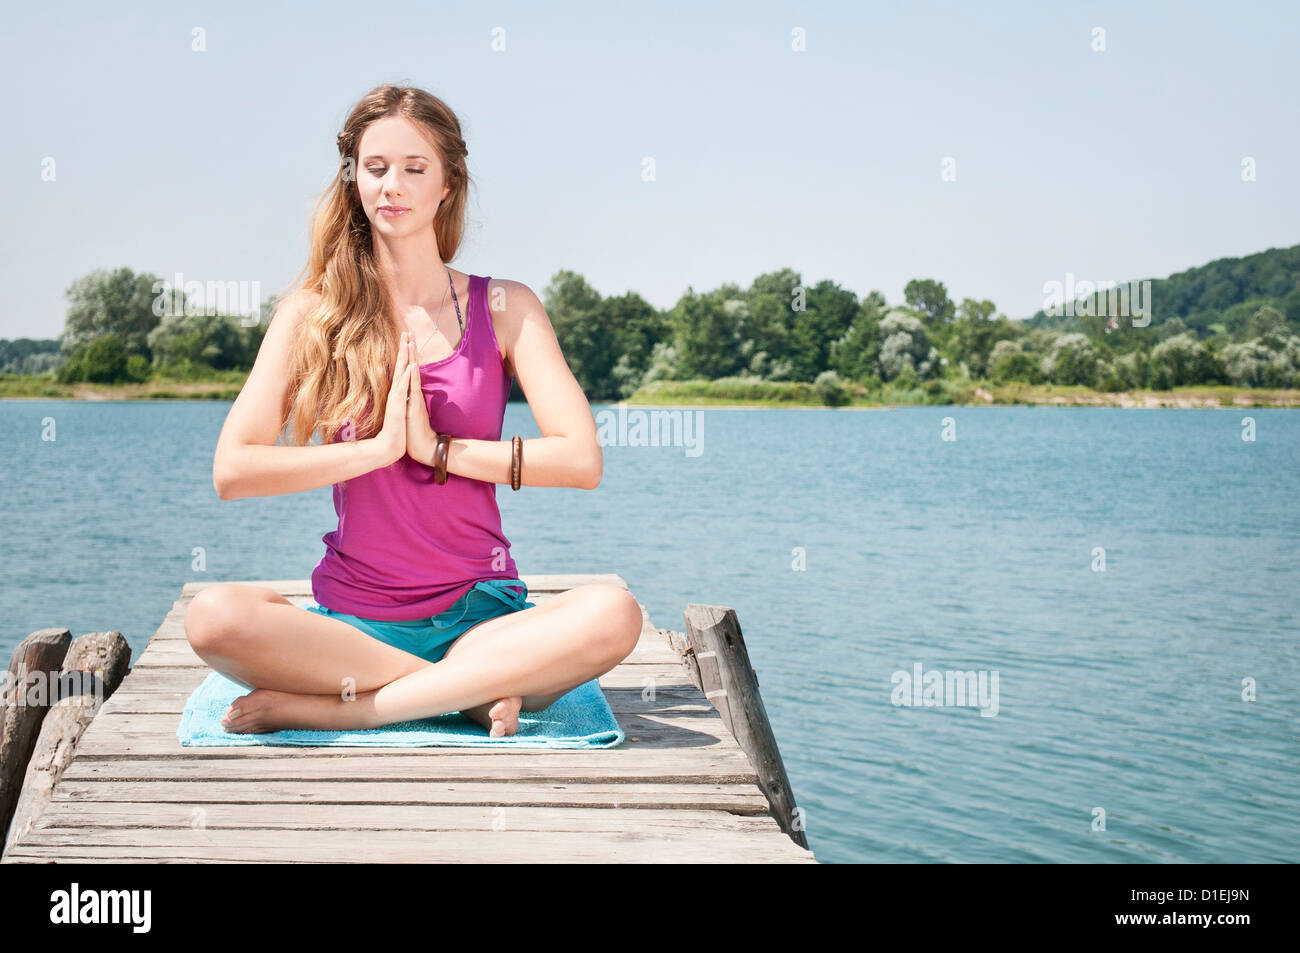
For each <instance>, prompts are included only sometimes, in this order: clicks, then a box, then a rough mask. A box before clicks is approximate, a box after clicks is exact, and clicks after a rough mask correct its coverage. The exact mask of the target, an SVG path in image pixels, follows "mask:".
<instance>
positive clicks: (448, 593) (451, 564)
mask: <svg viewBox="0 0 1300 953" xmlns="http://www.w3.org/2000/svg"><path fill="white" fill-rule="evenodd" d="M488 280H489V279H487V278H482V277H479V276H478V275H470V279H469V298H468V300H467V301H465V302H462V305H463V307H464V308H465V331H464V333H463V334H462V335H461V339H460V341H459V343H458V344H457V345H456V350H455V351H453V352H452V353H451V355H450V356H448V357H446V358H444V359H443V360H441V361H431V362H429V363H427V364H422V365H420V382H421V388H422V390H423V391H424V399H425V403H426V405H427V406H428V408H429V423H430V425H431V426H432V427H433V429H434V430H435V431H439V432H445V433H450V434H451V435H452V436H453V437H466V438H470V439H475V440H500V439H501V421H502V418H503V416H504V414H505V408H506V398H507V397H508V396H509V394H510V377H509V375H507V374H506V372H505V364H504V362H503V361H502V358H501V351H500V348H499V346H498V344H497V337H496V332H495V331H494V330H493V328H492V315H491V313H490V312H489V310H488V296H487V286H488ZM335 439H336V440H337V439H339V438H338V437H336V438H335ZM496 489H497V485H496V484H495V483H490V482H485V481H483V480H472V479H469V478H468V477H463V476H458V475H457V474H455V473H448V474H447V482H446V483H444V484H443V485H442V486H438V485H437V484H436V483H434V482H433V468H432V467H430V466H426V465H424V464H422V463H418V462H417V461H415V460H412V459H411V457H410V456H403V457H402V458H401V459H400V460H398V461H397V462H396V463H393V464H391V465H390V466H387V467H382V468H380V469H377V470H371V471H370V472H369V473H363V474H362V475H361V476H358V477H354V478H352V479H350V480H348V481H347V485H346V487H343V486H341V485H340V484H338V483H335V484H334V511H335V512H336V513H337V514H338V518H339V522H338V528H337V529H336V530H334V531H333V532H330V533H326V534H325V535H324V536H322V537H321V541H322V542H323V543H324V544H325V555H324V556H323V557H322V558H321V560H320V562H319V563H317V564H316V568H315V569H313V570H312V574H311V591H312V596H313V597H314V598H315V600H316V602H317V604H319V605H321V606H324V607H325V608H327V609H333V610H334V611H335V612H344V613H347V614H349V615H355V616H360V617H361V618H363V619H380V620H383V621H388V622H393V621H409V620H413V619H424V618H427V617H429V616H433V615H437V614H439V613H440V612H442V611H443V610H445V609H448V608H450V607H451V606H452V605H453V604H454V603H455V602H456V600H457V599H459V598H460V597H461V596H463V595H464V594H465V593H466V592H468V591H469V590H470V589H471V588H473V586H474V584H475V583H477V582H481V581H482V580H485V579H517V578H518V572H517V569H516V567H515V563H514V560H513V559H511V557H510V540H508V539H506V537H505V535H504V534H503V533H502V532H501V513H500V511H499V510H498V509H497V498H496Z"/></svg>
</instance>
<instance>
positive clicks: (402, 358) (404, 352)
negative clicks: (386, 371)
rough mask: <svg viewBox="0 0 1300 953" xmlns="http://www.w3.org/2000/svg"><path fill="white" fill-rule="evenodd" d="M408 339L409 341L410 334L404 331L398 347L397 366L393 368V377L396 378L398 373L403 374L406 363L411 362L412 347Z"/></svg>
mask: <svg viewBox="0 0 1300 953" xmlns="http://www.w3.org/2000/svg"><path fill="white" fill-rule="evenodd" d="M408 341H409V338H408V336H407V333H406V332H405V331H403V332H402V337H401V342H400V344H399V345H398V348H397V364H396V366H395V367H394V368H393V377H394V378H396V377H397V375H399V374H401V373H402V369H403V368H405V367H406V365H407V364H408V363H409V358H410V347H409V344H408Z"/></svg>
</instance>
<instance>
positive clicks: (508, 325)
mask: <svg viewBox="0 0 1300 953" xmlns="http://www.w3.org/2000/svg"><path fill="white" fill-rule="evenodd" d="M487 297H488V310H489V312H490V313H491V315H492V329H493V331H494V332H495V333H496V336H497V343H499V344H500V345H501V357H502V359H503V360H504V361H505V362H506V368H507V370H508V371H509V373H511V374H513V373H514V370H513V368H514V366H515V362H514V360H513V357H514V354H515V346H516V345H517V344H518V343H519V336H520V332H521V331H522V330H523V327H524V323H525V322H526V321H529V320H534V321H535V320H537V319H539V318H540V319H541V320H542V321H547V319H546V309H545V308H543V307H542V302H541V299H540V298H538V297H537V295H536V293H534V291H533V289H532V288H530V287H528V285H526V284H524V283H523V282H522V281H514V280H512V279H510V278H492V279H490V280H489V281H488V287H487ZM547 323H549V322H547Z"/></svg>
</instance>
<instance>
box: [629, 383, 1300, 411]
mask: <svg viewBox="0 0 1300 953" xmlns="http://www.w3.org/2000/svg"><path fill="white" fill-rule="evenodd" d="M847 397H848V403H847V404H846V405H844V406H847V407H889V406H902V405H922V406H925V405H988V404H1003V405H1011V406H1015V405H1025V406H1037V405H1049V406H1050V405H1062V406H1081V407H1087V406H1093V407H1300V390H1294V389H1292V390H1268V389H1253V388H1246V387H1231V386H1208V387H1175V388H1173V389H1171V390H1130V391H1121V392H1117V393H1107V392H1104V391H1096V390H1092V389H1090V388H1087V387H1066V386H1062V385H1060V384H1019V383H1009V384H991V383H989V382H987V381H965V380H963V381H953V380H937V381H926V382H924V383H923V384H922V385H921V386H918V387H898V386H894V385H893V384H884V385H883V386H880V387H878V388H867V387H863V386H861V385H859V384H849V385H847ZM627 402H628V403H629V404H640V405H644V406H665V405H688V406H701V407H707V406H728V407H824V406H825V404H823V402H822V398H821V397H820V395H819V394H818V393H817V391H816V390H815V389H814V388H813V385H811V384H804V383H798V382H784V381H783V382H777V381H704V380H696V381H656V382H654V383H653V384H650V385H649V386H647V387H643V388H641V389H640V390H638V391H637V392H636V393H635V394H633V395H632V396H631V397H629V398H628V399H627Z"/></svg>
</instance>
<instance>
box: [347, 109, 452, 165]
mask: <svg viewBox="0 0 1300 953" xmlns="http://www.w3.org/2000/svg"><path fill="white" fill-rule="evenodd" d="M358 151H359V152H360V154H361V155H362V156H363V157H365V156H370V155H377V156H385V157H389V158H392V157H399V156H400V157H402V158H407V157H410V156H424V157H425V158H428V159H430V160H434V161H436V160H437V156H438V153H437V150H436V149H435V148H434V146H433V143H431V142H430V141H429V140H428V138H427V137H426V136H425V135H424V133H423V131H422V130H421V129H420V127H419V126H417V125H416V124H415V123H413V122H411V121H410V120H409V119H407V118H406V117H405V116H385V117H384V118H383V119H377V120H375V121H374V122H372V123H371V124H370V125H369V126H367V127H366V130H365V132H363V133H362V134H361V142H360V143H359V144H358Z"/></svg>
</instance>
